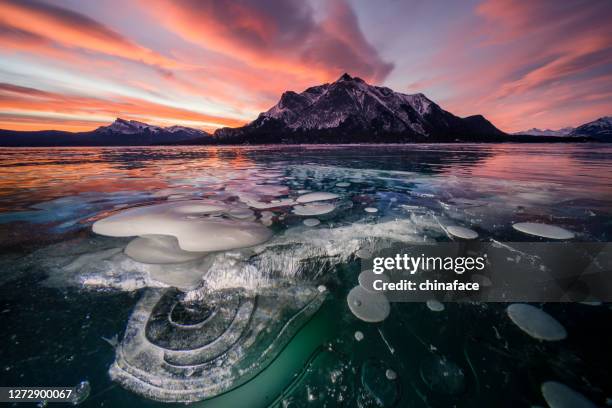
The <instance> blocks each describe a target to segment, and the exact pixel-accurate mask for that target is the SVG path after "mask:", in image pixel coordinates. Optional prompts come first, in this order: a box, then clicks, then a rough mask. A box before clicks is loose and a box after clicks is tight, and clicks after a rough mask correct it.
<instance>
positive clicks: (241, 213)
mask: <svg viewBox="0 0 612 408" xmlns="http://www.w3.org/2000/svg"><path fill="white" fill-rule="evenodd" d="M227 215H229V216H230V217H232V218H236V219H238V220H245V219H249V218H253V216H254V215H255V212H254V211H253V210H251V209H250V208H234V209H232V210H229V211H228V213H227Z"/></svg>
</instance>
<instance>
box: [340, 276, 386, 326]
mask: <svg viewBox="0 0 612 408" xmlns="http://www.w3.org/2000/svg"><path fill="white" fill-rule="evenodd" d="M346 302H347V303H348V307H349V309H350V310H351V312H353V314H354V315H355V316H357V318H359V319H361V320H363V321H364V322H368V323H377V322H382V321H383V320H385V319H386V318H387V316H389V312H390V311H391V308H390V306H389V300H387V297H386V296H385V295H383V294H382V293H378V292H372V291H369V290H367V289H364V288H363V287H362V286H360V285H358V286H355V287H354V288H353V289H351V291H350V292H349V294H348V296H347V297H346Z"/></svg>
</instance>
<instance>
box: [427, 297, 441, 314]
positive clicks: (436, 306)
mask: <svg viewBox="0 0 612 408" xmlns="http://www.w3.org/2000/svg"><path fill="white" fill-rule="evenodd" d="M425 304H426V305H427V307H428V308H429V310H431V311H432V312H441V311H443V310H444V304H443V303H442V302H440V301H438V300H436V299H429V300H428V301H427V302H425Z"/></svg>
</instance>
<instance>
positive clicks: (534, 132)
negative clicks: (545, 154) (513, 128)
mask: <svg viewBox="0 0 612 408" xmlns="http://www.w3.org/2000/svg"><path fill="white" fill-rule="evenodd" d="M573 130H574V128H573V127H564V128H562V129H559V130H552V129H538V128H531V129H528V130H523V131H521V132H514V133H512V134H513V135H530V136H568V135H569V134H570V133H572V131H573Z"/></svg>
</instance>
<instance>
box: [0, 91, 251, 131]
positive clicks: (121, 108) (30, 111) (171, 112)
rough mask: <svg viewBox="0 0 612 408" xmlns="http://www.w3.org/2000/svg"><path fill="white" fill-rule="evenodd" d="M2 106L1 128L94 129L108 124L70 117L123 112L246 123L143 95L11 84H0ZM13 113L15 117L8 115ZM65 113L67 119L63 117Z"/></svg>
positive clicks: (160, 120)
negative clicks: (108, 95)
mask: <svg viewBox="0 0 612 408" xmlns="http://www.w3.org/2000/svg"><path fill="white" fill-rule="evenodd" d="M0 110H1V111H2V112H4V115H3V117H0V128H10V129H21V130H26V129H27V130H42V129H49V127H48V125H50V124H52V123H56V125H55V126H52V128H54V129H59V130H64V129H65V130H75V129H78V130H91V129H92V128H94V127H96V125H100V124H107V122H102V121H99V120H98V121H96V120H95V119H92V120H91V121H84V120H79V119H76V120H74V119H69V118H71V117H81V118H89V117H92V116H93V117H94V118H95V117H107V118H109V119H111V118H115V117H118V116H122V117H126V118H132V119H137V120H143V121H146V122H150V123H153V124H159V125H168V123H179V122H181V121H187V122H201V123H205V124H208V125H203V126H201V127H202V128H204V129H207V130H211V129H214V128H216V127H220V126H240V125H243V124H244V121H242V120H237V119H232V118H226V117H220V116H215V115H207V114H203V113H200V112H194V111H189V110H185V109H178V108H173V107H169V106H165V105H160V104H156V103H152V102H149V101H145V100H142V99H136V98H126V97H121V98H117V99H116V100H105V99H98V98H90V97H84V96H78V95H65V94H58V93H54V92H46V91H42V90H38V89H34V88H28V87H21V86H16V85H11V84H0ZM11 113H12V116H13V119H10V117H7V116H8V115H9V114H11ZM62 115H63V116H64V117H67V118H68V119H62ZM56 117H57V119H56ZM87 124H89V127H87Z"/></svg>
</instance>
